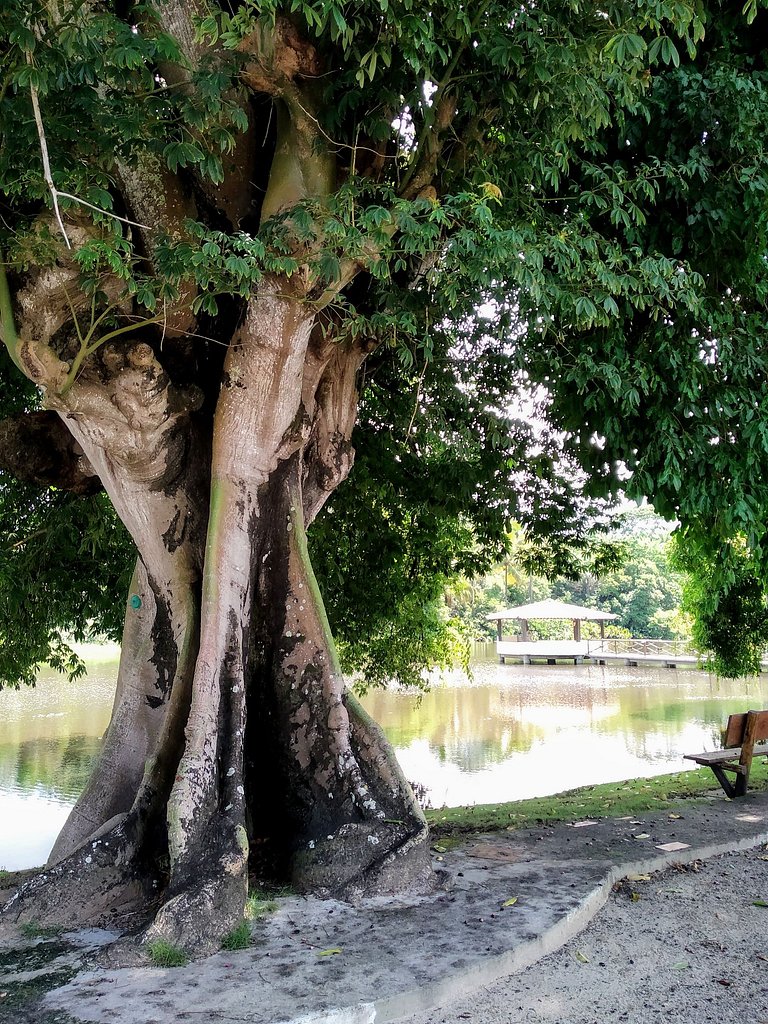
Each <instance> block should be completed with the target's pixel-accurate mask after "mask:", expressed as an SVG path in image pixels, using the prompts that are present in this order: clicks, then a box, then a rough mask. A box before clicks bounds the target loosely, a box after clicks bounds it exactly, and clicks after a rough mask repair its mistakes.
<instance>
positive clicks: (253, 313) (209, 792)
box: [7, 281, 430, 951]
mask: <svg viewBox="0 0 768 1024" xmlns="http://www.w3.org/2000/svg"><path fill="white" fill-rule="evenodd" d="M313 327H314V317H313V314H312V313H311V312H310V311H309V309H308V306H307V305H306V303H303V302H302V301H300V299H298V298H296V297H293V296H292V295H291V294H290V291H289V290H287V288H286V287H285V282H283V283H282V285H281V286H279V285H278V284H277V283H275V282H269V281H267V282H265V283H264V284H263V285H262V286H261V288H260V292H259V294H258V296H257V297H255V298H254V299H253V300H252V301H251V303H250V304H249V307H248V309H247V311H246V315H245V318H244V320H243V322H242V324H241V327H240V328H239V331H238V333H237V334H236V336H235V337H234V339H233V340H232V342H231V344H230V347H229V350H228V354H227V358H226V362H225V366H224V372H223V377H222V381H223V384H222V388H221V393H220V395H219V399H218V403H217V407H216V412H215V417H214V421H213V432H212V439H211V444H210V450H211V452H212V455H211V458H210V462H209V461H208V459H207V457H206V458H205V459H204V460H201V459H200V457H199V456H200V453H201V452H203V453H206V452H207V450H208V445H206V444H200V443H196V444H195V443H193V441H194V437H195V434H194V432H192V431H191V430H190V429H189V426H188V424H187V421H186V419H185V416H186V413H184V412H182V413H181V414H180V413H179V412H178V405H179V403H178V401H177V400H173V401H172V400H171V398H170V391H169V382H168V381H167V378H165V377H164V375H163V373H162V371H161V370H160V368H159V366H158V364H157V363H156V361H155V360H154V358H152V357H151V353H149V352H148V351H144V350H143V349H142V347H141V346H135V347H134V348H132V349H129V350H128V352H127V355H126V354H125V352H123V351H122V350H121V352H112V353H111V354H108V357H107V362H108V363H109V365H110V367H111V368H112V370H113V376H112V378H111V383H109V384H108V385H107V386H106V392H105V386H104V385H103V383H102V382H101V381H99V380H98V379H97V378H96V377H92V378H91V379H90V383H89V382H88V381H84V382H83V383H79V384H77V385H75V387H74V388H73V389H72V392H71V393H70V394H69V397H68V398H67V399H66V401H64V400H61V401H59V402H57V403H56V402H52V404H54V405H56V407H58V408H59V409H60V412H61V413H62V416H63V418H64V420H65V422H67V424H68V426H69V427H70V429H71V430H72V433H73V435H74V436H75V438H76V439H77V441H78V442H79V443H80V445H81V446H82V448H83V450H84V451H85V453H86V455H87V456H88V458H89V460H90V461H91V463H92V465H93V467H94V469H95V470H96V472H97V473H98V474H99V476H100V477H101V479H102V482H103V484H104V486H105V487H106V489H107V491H108V493H109V494H110V497H111V498H112V500H113V502H114V504H115V507H116V509H117V511H118V513H119V514H120V516H121V518H122V519H123V521H124V522H125V523H126V525H127V526H128V529H129V530H130V531H131V533H132V535H133V537H134V540H135V541H136V543H137V547H138V548H139V552H140V556H141V562H140V564H139V566H138V568H137V573H136V575H135V577H134V583H133V584H132V594H131V598H132V599H129V602H128V610H127V620H126V631H125V636H124V651H123V657H122V661H121V668H120V678H119V686H118V694H117V697H116V701H115V708H114V712H113V719H112V722H111V724H110V727H109V730H108V732H107V736H106V740H105V747H104V750H103V753H102V756H101V760H100V762H99V765H98V766H97V769H96V773H95V775H94V779H93V780H92V782H91V783H90V784H89V786H88V788H87V789H86V791H85V793H84V794H83V796H82V797H81V800H80V801H79V803H78V806H77V808H76V809H75V811H74V812H73V814H72V816H71V818H70V820H69V822H68V823H67V825H66V826H65V829H64V832H63V833H62V836H61V837H60V839H59V840H58V841H57V844H56V847H55V849H54V853H53V855H52V858H51V866H50V867H49V869H48V870H47V871H46V873H45V875H43V876H39V877H38V878H36V879H34V880H33V881H32V882H31V883H30V884H29V885H28V886H27V887H26V889H25V890H22V892H21V893H20V894H19V895H18V897H16V898H15V899H14V900H13V901H11V904H9V905H8V908H7V910H8V912H9V913H11V914H13V915H14V916H16V917H26V918H28V919H31V918H34V919H35V920H39V921H42V920H51V921H56V922H57V923H72V921H73V920H86V919H89V918H90V919H94V918H95V919H96V920H102V921H103V920H104V918H105V916H108V915H109V913H114V911H115V909H116V908H117V909H119V910H120V911H122V912H125V911H130V912H132V913H135V914H137V915H139V916H141V915H142V914H143V916H144V919H145V920H146V918H147V917H148V916H152V914H151V913H150V910H151V911H152V913H153V914H154V919H153V921H152V923H151V925H150V927H149V929H148V930H147V932H146V933H145V934H146V937H148V938H154V937H158V936H162V937H164V938H167V939H170V940H171V941H173V942H176V943H178V944H181V945H183V946H185V947H187V948H190V949H196V950H198V951H205V950H212V949H214V948H217V946H218V943H219V941H220V939H221V936H222V935H223V934H224V933H226V932H227V931H228V930H229V929H230V928H232V927H233V926H234V925H235V924H237V923H238V921H239V920H241V919H242V915H243V911H244V905H245V899H246V895H247V887H248V867H249V852H250V845H251V843H252V842H253V844H254V846H255V847H256V848H257V849H258V851H259V852H261V851H262V850H264V849H268V850H269V851H270V854H271V856H270V858H269V859H271V863H272V866H273V867H274V868H275V869H276V870H277V871H278V872H279V873H281V874H282V875H283V877H289V878H290V879H291V880H292V881H293V883H294V884H295V885H297V886H298V887H300V888H301V889H304V890H315V891H321V892H324V893H329V894H330V893H333V894H336V895H341V896H352V895H360V894H364V893H374V892H382V891H392V890H396V889H403V888H409V887H413V886H424V885H425V884H427V883H428V880H429V877H430V871H429V861H428V855H427V844H426V839H427V829H426V823H425V820H424V816H423V814H422V812H421V810H420V808H419V807H418V805H417V804H416V802H415V800H414V797H413V794H412V792H411V790H410V787H409V786H408V784H407V782H406V781H405V779H404V778H403V776H402V773H401V771H400V769H399V767H398V765H397V763H396V761H395V758H394V755H393V753H392V750H391V748H390V747H389V745H388V743H387V742H386V740H385V738H384V736H383V734H382V733H381V731H380V730H379V729H378V727H377V726H376V725H375V724H374V723H373V722H371V721H370V719H369V718H368V717H367V716H366V715H365V713H364V712H363V711H362V710H361V709H360V707H359V705H358V704H357V702H356V701H355V700H354V699H353V698H352V697H351V696H350V695H349V694H348V693H346V691H345V686H344V679H343V676H342V672H341V669H340V666H339V662H338V658H337V655H336V650H335V647H334V643H333V638H332V636H331V633H330V629H329V626H328V620H327V618H326V615H325V611H324V608H323V603H322V599H321V596H320V591H319V588H318V585H317V581H316V580H315V577H314V574H313V572H312V567H311V564H310V559H309V554H308V550H307V539H306V522H305V520H306V518H307V517H308V518H309V520H310V521H311V519H312V518H313V517H314V515H315V514H316V513H317V511H318V510H319V508H320V507H321V506H322V504H323V502H324V501H325V499H326V498H327V497H328V495H329V494H330V493H331V492H332V491H333V489H334V487H335V486H336V485H337V484H338V483H339V481H340V480H342V479H343V478H344V476H345V475H346V473H347V471H348V469H349V467H350V465H351V448H350V445H349V438H350V434H351V429H352V425H353V423H354V416H355V407H356V390H355V384H354V381H355V373H356V370H357V368H358V367H359V365H360V363H361V362H362V359H363V358H364V355H363V353H362V352H355V351H353V350H342V349H341V348H339V347H337V346H334V345H333V344H332V343H330V342H328V340H327V338H326V339H325V340H323V341H322V342H318V341H317V340H316V339H315V338H314V336H313V334H312V331H313ZM323 337H324V336H323ZM126 396H127V397H126ZM183 405H184V403H182V407H183ZM115 408H117V409H118V410H119V412H120V416H118V417H115V415H114V410H115ZM201 467H202V468H201ZM209 469H210V477H209V478H210V498H209V500H202V499H201V498H200V490H201V488H200V484H201V481H202V480H204V479H207V478H208V470H209ZM206 523H207V527H206ZM206 529H207V535H206V532H205V531H206ZM203 539H204V555H203V553H202V549H203ZM201 566H202V578H201V580H200V583H199V584H198V576H199V574H200V571H201V569H200V567H201ZM137 603H138V608H136V607H135V605H136V604H137Z"/></svg>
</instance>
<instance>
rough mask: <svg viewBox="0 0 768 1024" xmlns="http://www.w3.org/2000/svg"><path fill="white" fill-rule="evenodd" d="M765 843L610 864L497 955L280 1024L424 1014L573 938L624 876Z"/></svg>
mask: <svg viewBox="0 0 768 1024" xmlns="http://www.w3.org/2000/svg"><path fill="white" fill-rule="evenodd" d="M765 843H768V832H762V833H760V834H759V835H756V836H749V837H747V838H744V839H739V840H736V841H734V842H730V843H716V844H711V845H708V846H703V847H699V848H691V849H690V850H683V851H680V852H678V853H677V854H675V855H672V856H671V855H670V854H666V855H660V856H658V857H646V858H643V859H642V860H638V861H635V862H633V863H629V864H622V865H621V866H618V865H617V866H614V867H613V868H612V869H611V870H610V871H609V872H608V874H607V875H606V876H605V878H604V880H603V882H602V883H601V884H600V885H597V886H595V887H594V888H593V889H592V890H591V891H590V892H589V893H588V894H587V895H586V896H585V897H584V898H583V899H582V900H581V902H580V903H579V905H578V906H577V907H576V908H575V909H574V910H572V911H571V912H570V913H569V914H567V915H566V916H565V917H563V918H562V919H561V920H560V921H558V922H557V924H555V925H553V926H552V927H551V928H549V929H547V930H546V931H545V932H544V933H543V934H542V935H540V936H538V937H537V938H536V939H531V940H529V941H528V942H523V943H521V944H520V945H518V946H516V947H515V948H514V949H510V950H508V951H507V952H506V953H503V954H502V955H501V956H496V957H489V958H488V960H486V961H484V962H483V963H481V964H479V965H475V966H473V967H472V968H470V969H469V970H466V971H457V972H456V973H455V974H453V975H451V976H450V977H449V978H442V979H440V980H439V981H436V982H433V983H432V984H431V985H426V986H424V987H422V988H419V989H412V990H410V991H408V992H401V993H398V994H397V995H392V996H384V997H383V998H381V999H377V1000H375V1001H374V1002H373V1003H359V1004H358V1005H356V1006H350V1007H344V1008H339V1009H335V1010H331V1011H325V1012H322V1013H320V1014H309V1015H307V1016H302V1017H296V1018H294V1019H293V1020H290V1021H281V1022H280V1024H374V1022H375V1024H386V1022H389V1021H396V1020H399V1019H401V1018H403V1017H410V1016H411V1015H412V1014H415V1013H426V1012H428V1011H430V1010H435V1009H438V1008H439V1007H441V1006H443V1005H444V1004H445V1003H449V1002H451V1000H453V999H456V998H458V997H459V996H466V995H467V994H468V993H471V992H473V991H476V990H477V989H480V988H484V987H485V986H486V985H490V984H492V983H493V982H495V981H499V980H500V979H501V978H505V977H508V976H509V975H510V974H517V973H518V972H520V971H523V970H525V968H526V967H530V966H531V965H532V964H535V963H536V962H537V961H538V960H541V959H542V958H543V957H545V956H548V955H549V954H550V953H554V952H555V951H556V950H558V949H560V948H561V947H562V946H564V945H565V944H566V943H567V942H569V941H570V940H571V939H572V938H574V937H575V936H576V935H578V934H579V933H580V932H582V931H584V929H585V928H586V927H587V925H588V924H589V923H590V921H591V920H592V919H593V918H594V916H595V915H596V914H597V913H598V912H599V911H600V910H601V909H602V908H603V907H604V906H605V904H606V902H607V901H608V897H609V896H610V894H611V891H612V889H613V887H614V885H615V884H616V883H617V882H619V881H621V879H622V878H626V877H627V875H634V874H637V875H640V874H650V873H651V872H653V871H663V870H665V869H667V868H669V867H671V866H672V865H673V864H690V863H692V862H693V861H696V860H709V859H710V858H712V857H719V856H721V855H722V854H726V853H738V852H740V851H742V850H752V849H754V848H755V847H757V846H760V845H762V844H765Z"/></svg>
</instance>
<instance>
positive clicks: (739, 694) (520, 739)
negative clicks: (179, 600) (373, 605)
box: [0, 660, 768, 869]
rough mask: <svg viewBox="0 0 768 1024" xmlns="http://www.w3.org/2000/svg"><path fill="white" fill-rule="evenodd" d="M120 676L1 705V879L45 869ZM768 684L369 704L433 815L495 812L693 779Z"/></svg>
mask: <svg viewBox="0 0 768 1024" xmlns="http://www.w3.org/2000/svg"><path fill="white" fill-rule="evenodd" d="M116 670H117V662H116V661H114V660H113V661H111V662H103V663H100V664H99V663H96V662H91V663H90V666H89V674H88V676H87V678H85V679H82V680H79V681H78V682H76V683H68V682H67V681H66V680H65V679H62V678H61V677H60V676H57V675H55V674H53V673H43V674H42V675H41V677H40V679H39V682H38V685H37V687H36V688H35V689H34V690H31V691H30V690H25V691H20V692H17V691H11V690H5V691H2V692H0V822H1V823H2V825H1V826H0V867H5V868H7V869H16V868H21V867H30V866H33V865H36V864H41V863H43V862H44V861H45V859H46V857H47V855H48V852H49V850H50V848H51V845H52V844H53V840H54V838H55V836H56V833H57V832H58V830H59V828H60V827H61V825H62V824H63V822H64V820H65V818H66V816H67V814H68V812H69V808H70V807H71V806H72V804H73V803H74V801H75V799H76V797H77V795H78V793H79V792H80V790H81V788H82V787H83V785H84V783H85V780H86V778H87V777H88V773H89V771H90V768H91V765H92V763H93V760H94V758H95V756H96V754H97V751H98V748H99V742H100V737H101V735H102V734H103V732H104V730H105V729H106V726H107V723H108V721H109V714H110V711H111V706H112V697H113V692H114V685H115V675H116ZM766 700H768V679H766V678H765V677H761V679H760V680H752V681H750V682H743V681H739V682H735V681H732V680H718V679H716V678H715V677H714V676H710V675H708V674H707V673H705V672H696V671H686V670H683V669H678V670H674V669H662V668H658V669H655V668H645V667H643V668H624V667H620V666H606V667H594V666H576V667H571V666H567V665H558V666H513V665H497V664H495V663H494V662H492V661H486V662H480V663H476V664H475V665H474V676H473V678H472V679H471V680H469V679H467V678H466V677H465V676H462V675H460V674H456V675H453V676H450V677H448V678H446V679H444V680H443V681H442V682H441V683H439V684H436V685H435V686H434V687H433V689H432V690H431V692H429V693H427V694H426V695H424V696H423V697H422V698H421V700H420V701H419V700H418V698H417V697H415V696H414V695H413V694H409V693H401V692H378V693H372V694H369V695H368V697H367V698H366V699H365V701H364V703H365V705H366V707H367V708H368V710H369V711H370V712H371V714H372V715H373V716H374V718H376V719H377V721H379V722H380V723H381V724H382V726H383V727H384V729H385V731H386V733H387V735H388V736H389V739H390V741H391V742H392V744H393V745H394V747H395V749H396V750H397V754H398V757H399V759H400V763H401V764H402V766H403V768H404V770H405V774H406V776H407V778H408V779H410V780H411V781H412V782H418V783H420V784H421V785H422V786H424V787H426V789H427V792H428V795H429V799H430V802H431V804H432V806H434V807H439V806H441V805H443V804H448V805H449V806H450V805H455V804H463V803H492V802H496V801H501V800H515V799H520V798H524V797H530V796H543V795H546V794H549V793H556V792H559V791H560V790H563V789H570V788H572V787H574V786H581V785H586V784H591V783H597V782H612V781H618V780H620V779H626V778H633V777H636V776H651V775H663V774H665V773H667V772H674V771H678V770H679V769H681V768H683V767H691V765H690V763H689V762H688V763H684V762H683V760H682V755H683V754H684V753H695V752H697V751H699V750H705V749H707V748H710V749H711V748H714V747H717V746H719V745H720V744H719V731H720V729H721V728H722V727H723V726H724V725H725V720H726V718H727V716H728V715H729V714H731V713H732V712H734V711H744V710H747V709H748V708H750V707H758V706H759V707H765V706H767V705H766Z"/></svg>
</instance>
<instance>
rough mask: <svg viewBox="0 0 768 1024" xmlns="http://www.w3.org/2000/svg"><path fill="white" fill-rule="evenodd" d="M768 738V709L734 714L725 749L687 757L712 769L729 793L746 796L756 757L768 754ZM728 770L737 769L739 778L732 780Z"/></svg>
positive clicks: (724, 745)
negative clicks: (767, 741) (753, 761)
mask: <svg viewBox="0 0 768 1024" xmlns="http://www.w3.org/2000/svg"><path fill="white" fill-rule="evenodd" d="M766 739H768V711H747V712H746V714H742V715H731V716H730V718H729V719H728V726H727V728H726V730H725V739H724V741H723V749H722V750H706V751H704V753H702V754H685V755H684V756H685V758H686V759H687V760H688V761H695V762H696V763H697V764H703V765H705V766H706V767H708V768H711V769H712V771H713V772H714V773H715V778H716V779H717V781H718V782H719V783H720V785H721V786H722V787H723V789H724V790H725V792H726V795H727V796H729V797H731V798H733V797H736V796H744V794H745V793H746V792H747V786H748V785H749V772H750V769H751V768H752V758H753V757H756V756H759V755H761V754H766V755H768V743H765V742H762V741H764V740H766ZM726 772H733V773H734V774H735V776H736V778H735V779H734V780H733V781H731V780H730V779H729V778H728V776H727V775H726V774H725V773H726Z"/></svg>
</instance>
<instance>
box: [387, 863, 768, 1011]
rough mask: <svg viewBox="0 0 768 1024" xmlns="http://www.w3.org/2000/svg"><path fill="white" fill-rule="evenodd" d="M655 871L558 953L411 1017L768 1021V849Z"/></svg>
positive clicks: (627, 886)
mask: <svg viewBox="0 0 768 1024" xmlns="http://www.w3.org/2000/svg"><path fill="white" fill-rule="evenodd" d="M647 877H648V876H643V877H641V878H638V879H633V880H632V881H631V882H629V883H621V884H620V885H619V886H617V888H616V889H615V890H614V892H613V895H612V896H611V898H610V900H609V901H608V904H607V905H606V906H605V908H604V909H603V910H602V911H601V912H600V913H599V914H598V915H597V917H596V918H595V919H594V920H593V921H592V923H591V924H590V925H589V926H588V927H587V928H586V929H585V931H583V932H582V933H581V934H580V935H579V936H577V937H576V938H575V939H574V940H572V941H571V942H569V943H568V944H567V945H566V946H564V947H563V948H562V949H561V950H559V951H558V952H557V953H553V954H552V955H550V956H548V957H546V958H545V959H543V960H541V961H539V962H538V963H536V964H534V965H533V966H532V967H529V968H528V969H527V970H525V971H523V972H522V973H521V974H517V975H513V976H511V977H509V978H506V979H504V980H502V981H500V982H497V983H496V984H494V985H492V986H489V987H488V988H485V989H482V990H481V991H479V992H474V993H472V994H471V995H468V996H467V998H466V999H465V1000H462V1001H460V1002H456V1003H453V1004H452V1005H450V1006H448V1007H445V1008H444V1009H443V1010H437V1011H433V1012H431V1013H428V1014H423V1015H417V1016H414V1017H410V1018H408V1022H407V1024H465V1022H466V1021H477V1022H482V1024H496V1022H499V1024H502V1022H503V1024H545V1022H546V1024H549V1022H552V1024H554V1022H557V1024H604V1022H606V1021H608V1022H612V1021H617V1022H619V1021H620V1022H622V1024H624V1022H627V1024H641V1022H642V1024H648V1022H654V1021H660V1022H661V1021H663V1022H664V1024H667V1022H674V1024H708V1022H710V1021H711V1022H717V1024H730V1022H733V1021H736V1020H749V1021H751V1022H753V1024H759V1022H762V1024H768V906H755V905H754V904H755V901H763V902H764V903H766V904H768V849H758V850H755V851H749V852H746V853H737V854H729V855H727V856H724V857H717V858H714V859H712V860H709V861H705V862H700V861H697V862H694V864H692V865H688V866H687V867H685V868H680V869H679V870H675V869H672V870H669V871H664V872H657V873H655V874H654V875H652V876H650V879H649V880H646V878H647ZM404 1024H405V1022H404Z"/></svg>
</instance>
